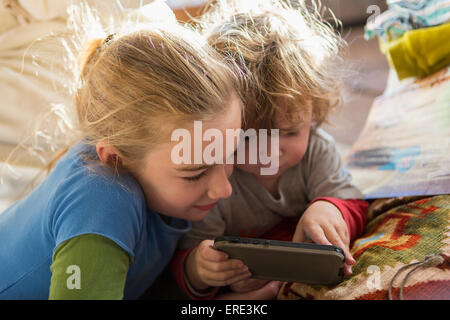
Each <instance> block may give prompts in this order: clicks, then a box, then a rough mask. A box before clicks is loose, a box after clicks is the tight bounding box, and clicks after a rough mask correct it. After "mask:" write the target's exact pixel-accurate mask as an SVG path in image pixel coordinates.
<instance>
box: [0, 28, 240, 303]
mask: <svg viewBox="0 0 450 320" xmlns="http://www.w3.org/2000/svg"><path fill="white" fill-rule="evenodd" d="M208 48H209V47H208V46H207V45H206V43H203V42H202V41H201V40H198V39H197V38H196V37H195V34H194V33H193V32H191V31H190V30H188V29H186V28H184V27H181V26H177V25H175V24H173V25H171V26H168V25H164V26H162V27H157V26H155V27H153V28H149V29H145V30H139V31H135V32H130V33H125V34H111V35H109V36H108V37H106V38H103V39H93V40H91V41H89V42H88V43H87V45H86V46H85V48H84V49H83V51H82V52H81V55H80V66H81V78H80V80H81V83H80V86H79V88H78V91H77V92H76V114H77V117H78V124H79V129H80V131H81V132H82V133H83V136H82V138H81V139H80V140H79V141H78V142H77V143H75V144H74V145H72V146H70V147H69V148H67V150H66V152H63V153H62V154H63V156H62V157H61V158H60V159H59V160H58V161H57V162H56V166H55V168H54V169H53V170H52V171H51V173H50V174H49V175H48V177H47V178H46V179H45V180H44V181H43V182H42V183H41V184H40V185H39V186H38V187H37V188H36V189H34V190H33V191H32V192H31V193H30V194H29V195H28V196H26V197H25V198H23V199H21V200H19V201H17V202H16V203H14V204H13V205H11V206H10V207H9V208H8V209H6V211H4V212H3V213H1V214H0V243H2V245H1V249H0V261H1V263H0V299H47V298H50V299H72V298H74V299H122V298H124V299H135V298H138V297H139V296H140V295H142V293H143V292H144V291H145V290H146V289H147V288H148V287H149V286H150V285H151V284H152V282H153V281H154V279H155V278H156V277H157V276H158V274H159V273H160V272H161V271H162V269H163V268H164V267H165V266H166V264H167V263H168V262H169V260H170V258H171V256H172V254H173V252H174V250H175V247H176V243H177V240H178V239H179V237H180V236H181V235H183V234H184V233H186V232H187V231H188V230H189V229H190V226H191V221H198V220H201V219H203V218H204V217H205V216H206V215H207V214H208V211H209V210H210V208H211V207H213V206H214V204H215V203H216V202H217V201H218V200H219V199H221V198H224V197H228V196H229V195H230V193H231V186H230V184H229V182H228V176H229V175H230V174H231V171H232V166H231V165H227V164H212V165H203V164H197V165H189V164H183V163H182V164H175V163H174V162H173V161H172V159H171V150H172V148H173V146H174V144H175V143H176V142H173V141H171V132H172V131H173V130H174V129H175V128H185V129H187V130H190V131H192V127H193V122H194V120H201V121H203V128H204V130H207V129H208V128H215V129H218V130H220V131H221V132H223V133H224V132H225V130H226V129H228V128H229V129H239V128H240V127H241V111H242V104H241V102H240V99H239V97H238V95H237V94H236V93H235V87H236V79H235V76H234V74H233V73H232V72H231V71H230V70H229V68H228V67H227V66H226V65H225V64H223V63H222V62H220V59H219V58H217V57H216V56H215V54H214V53H213V52H212V51H211V50H210V49H208ZM224 156H229V155H226V154H225V153H224ZM222 163H226V162H225V161H222ZM235 272H240V271H239V270H238V271H235Z"/></svg>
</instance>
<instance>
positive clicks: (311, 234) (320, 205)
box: [292, 201, 356, 275]
mask: <svg viewBox="0 0 450 320" xmlns="http://www.w3.org/2000/svg"><path fill="white" fill-rule="evenodd" d="M308 238H309V239H311V240H312V241H314V242H315V243H318V244H326V245H335V246H338V247H340V248H341V249H342V250H344V253H345V268H344V269H345V274H347V275H348V274H351V273H352V268H351V266H350V265H353V264H355V263H356V261H355V259H354V258H353V256H352V255H351V253H350V248H349V245H350V237H349V234H348V229H347V224H346V223H345V220H344V218H343V217H342V214H341V212H340V211H339V209H338V208H336V207H335V206H334V205H333V204H332V203H330V202H328V201H316V202H314V203H313V204H311V205H310V206H309V207H308V209H306V211H305V212H304V213H303V215H302V217H301V218H300V220H299V222H298V224H297V228H296V230H295V233H294V237H293V238H292V241H293V242H304V241H305V240H306V239H308Z"/></svg>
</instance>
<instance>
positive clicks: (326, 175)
mask: <svg viewBox="0 0 450 320" xmlns="http://www.w3.org/2000/svg"><path fill="white" fill-rule="evenodd" d="M230 183H231V186H232V188H233V193H232V195H231V196H230V197H228V198H226V199H222V200H220V201H219V202H218V204H217V205H216V206H215V207H214V208H213V209H212V210H211V211H210V212H209V214H208V215H207V216H206V217H205V218H204V219H203V220H201V221H198V222H194V223H193V224H192V230H191V231H190V232H188V233H187V234H186V235H184V236H183V237H182V238H181V240H180V242H179V247H180V249H187V248H191V247H194V246H196V245H198V244H199V243H200V242H201V241H203V240H205V239H214V238H216V237H218V236H222V235H227V236H246V235H251V236H253V237H258V236H260V235H262V234H263V233H265V232H266V231H268V230H270V229H271V228H273V227H274V226H275V225H276V224H278V223H279V222H280V221H281V220H283V219H284V218H287V217H296V216H300V215H301V214H302V213H303V212H304V211H305V210H306V208H307V206H308V204H309V203H310V202H311V201H312V200H314V199H315V198H317V197H333V198H339V199H362V194H361V192H360V191H359V190H358V189H357V188H356V187H355V186H354V185H352V183H351V176H350V174H349V173H348V172H347V171H346V170H345V169H344V168H343V165H342V160H341V157H340V155H339V152H338V150H337V149H336V146H335V143H334V140H333V138H332V137H331V136H330V135H328V134H327V133H326V132H325V131H323V130H321V129H313V130H311V134H310V137H309V142H308V147H307V150H306V153H305V155H304V156H303V158H302V160H301V161H300V162H299V163H298V164H296V165H295V166H293V167H291V168H289V169H288V170H286V171H285V172H284V173H283V174H282V175H281V176H280V178H279V183H278V194H279V196H280V197H279V198H278V199H276V198H274V197H273V196H272V195H271V194H270V193H269V191H267V190H266V189H265V188H264V187H263V186H262V185H261V184H260V183H259V182H258V181H257V180H256V178H255V176H253V175H252V174H250V173H247V172H245V171H242V170H239V169H236V168H235V169H234V171H233V174H232V175H231V176H230Z"/></svg>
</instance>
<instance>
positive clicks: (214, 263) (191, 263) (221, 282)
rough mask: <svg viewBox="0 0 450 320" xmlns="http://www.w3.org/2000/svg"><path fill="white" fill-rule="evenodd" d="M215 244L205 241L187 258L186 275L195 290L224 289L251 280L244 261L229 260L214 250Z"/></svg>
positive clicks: (224, 254) (225, 255)
mask: <svg viewBox="0 0 450 320" xmlns="http://www.w3.org/2000/svg"><path fill="white" fill-rule="evenodd" d="M213 244H214V241H213V240H204V241H202V242H201V243H200V245H199V246H198V247H197V248H195V249H194V250H192V252H191V253H190V254H189V256H188V257H187V260H186V275H187V277H188V280H189V282H190V284H191V285H192V286H193V287H194V288H195V289H197V290H203V289H207V288H208V287H222V286H227V285H230V284H233V283H235V282H238V281H241V280H244V279H247V278H250V276H251V273H250V271H248V267H247V266H245V265H244V264H243V263H242V261H240V260H236V259H228V255H227V254H226V253H224V252H221V251H217V250H215V249H213V247H212V246H213Z"/></svg>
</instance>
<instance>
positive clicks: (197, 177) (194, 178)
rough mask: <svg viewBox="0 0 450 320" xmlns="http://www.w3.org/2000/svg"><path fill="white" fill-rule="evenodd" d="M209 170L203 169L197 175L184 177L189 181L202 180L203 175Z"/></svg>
mask: <svg viewBox="0 0 450 320" xmlns="http://www.w3.org/2000/svg"><path fill="white" fill-rule="evenodd" d="M207 171H208V170H205V171H202V172H201V173H200V174H198V175H196V176H192V177H183V179H185V180H187V181H198V180H200V178H201V177H203V176H204V175H206V172H207Z"/></svg>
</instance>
